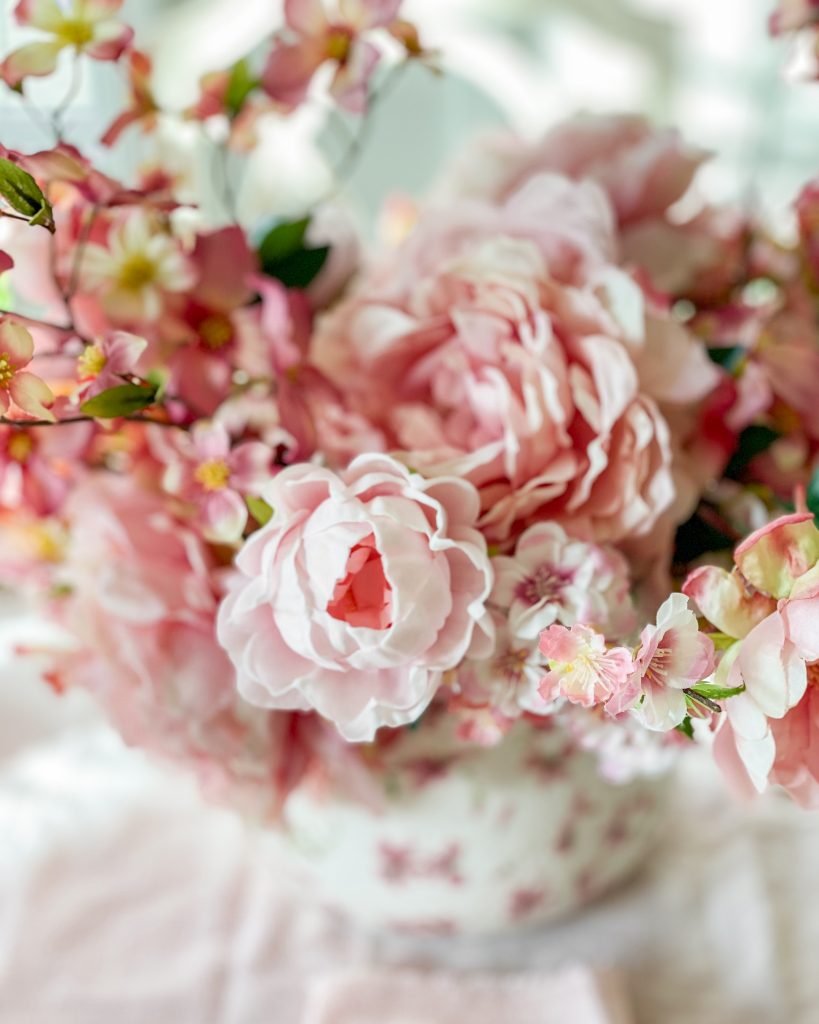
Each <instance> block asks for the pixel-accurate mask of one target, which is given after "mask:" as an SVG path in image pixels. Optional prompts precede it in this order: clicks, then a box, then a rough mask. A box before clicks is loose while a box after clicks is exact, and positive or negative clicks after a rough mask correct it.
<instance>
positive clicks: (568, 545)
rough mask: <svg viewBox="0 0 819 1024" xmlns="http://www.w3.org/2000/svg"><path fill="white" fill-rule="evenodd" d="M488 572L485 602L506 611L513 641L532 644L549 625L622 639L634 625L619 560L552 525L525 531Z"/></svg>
mask: <svg viewBox="0 0 819 1024" xmlns="http://www.w3.org/2000/svg"><path fill="white" fill-rule="evenodd" d="M492 567H493V569H494V570H495V586H494V588H493V590H492V595H491V597H490V602H491V603H492V604H493V605H496V606H498V607H500V608H503V609H508V617H509V630H510V632H511V633H512V635H513V636H517V637H521V638H524V639H527V640H534V639H536V638H537V636H538V635H539V633H540V632H541V631H542V630H543V629H545V628H546V627H547V626H550V625H551V624H552V623H553V622H559V623H560V624H561V625H563V626H573V625H574V624H575V623H581V624H582V625H587V626H594V627H595V628H596V629H599V630H600V631H601V632H603V633H605V634H606V635H609V636H622V635H625V634H627V633H630V632H631V630H632V629H633V628H634V625H635V624H636V616H635V613H634V609H633V607H632V604H631V598H630V596H629V572H628V565H627V564H626V561H625V559H624V558H623V557H622V555H620V554H619V553H618V552H617V551H615V550H614V549H613V548H603V547H599V546H597V545H593V544H586V543H584V542H582V541H577V540H572V539H571V538H569V537H568V536H567V534H566V532H565V530H563V528H562V527H560V526H559V525H558V524H557V523H536V524H535V525H534V526H530V527H529V529H528V530H526V531H525V532H524V533H523V534H522V535H521V537H520V538H519V539H518V542H517V544H516V545H515V551H514V554H513V555H511V556H502V555H501V556H497V557H496V558H493V559H492Z"/></svg>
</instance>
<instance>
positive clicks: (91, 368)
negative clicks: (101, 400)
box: [77, 345, 108, 378]
mask: <svg viewBox="0 0 819 1024" xmlns="http://www.w3.org/2000/svg"><path fill="white" fill-rule="evenodd" d="M107 362H108V359H107V357H106V355H105V353H104V352H103V351H102V349H101V348H100V347H99V345H89V346H88V348H86V349H85V351H84V352H83V353H82V355H81V356H80V357H79V358H78V359H77V369H78V371H79V374H80V377H82V378H86V377H99V375H100V374H101V373H102V371H103V370H104V369H105V364H106V363H107Z"/></svg>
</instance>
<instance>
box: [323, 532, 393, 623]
mask: <svg viewBox="0 0 819 1024" xmlns="http://www.w3.org/2000/svg"><path fill="white" fill-rule="evenodd" d="M327 612H328V614H329V615H331V616H332V617H333V618H334V619H338V620H339V621H340V622H346V623H347V624H348V625H349V626H364V627H366V628H367V629H389V628H390V626H391V625H392V587H391V586H390V584H389V582H388V581H387V577H386V575H385V574H384V566H383V565H382V562H381V555H380V554H379V552H378V549H377V548H376V546H375V537H374V536H373V534H369V535H368V536H367V537H365V538H364V539H363V540H362V541H361V542H360V543H358V544H356V545H355V547H353V548H352V550H351V551H350V555H349V557H348V559H347V566H346V572H345V576H344V578H343V579H340V580H339V581H338V583H336V586H335V589H334V591H333V597H332V599H331V600H330V603H329V604H328V605H327Z"/></svg>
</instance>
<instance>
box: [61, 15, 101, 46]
mask: <svg viewBox="0 0 819 1024" xmlns="http://www.w3.org/2000/svg"><path fill="white" fill-rule="evenodd" d="M56 35H57V38H58V39H59V40H60V42H62V43H64V44H65V45H66V46H75V47H76V48H77V49H78V50H81V49H82V48H83V47H84V46H87V45H88V44H89V43H90V42H92V41H93V39H94V26H93V25H92V24H91V22H90V21H86V20H85V19H84V18H64V19H63V21H62V23H61V24H60V27H59V29H58V30H57V33H56Z"/></svg>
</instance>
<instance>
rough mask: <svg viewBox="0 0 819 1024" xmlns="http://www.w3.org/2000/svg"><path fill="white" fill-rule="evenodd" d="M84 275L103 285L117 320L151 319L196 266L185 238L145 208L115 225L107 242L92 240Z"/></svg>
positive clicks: (92, 284) (87, 282)
mask: <svg viewBox="0 0 819 1024" xmlns="http://www.w3.org/2000/svg"><path fill="white" fill-rule="evenodd" d="M82 280H83V284H84V287H85V288H87V289H89V290H90V291H94V290H95V289H98V290H99V291H100V293H101V300H102V304H103V307H104V309H105V312H106V314H107V315H108V316H109V317H110V318H111V320H113V321H114V322H117V323H138V324H141V323H150V322H153V321H156V320H158V319H159V317H160V316H161V314H162V311H163V308H164V303H165V299H166V296H167V295H168V294H171V293H176V292H183V291H185V290H186V289H187V288H189V287H190V286H191V285H192V284H193V282H194V280H195V276H194V271H193V268H192V267H191V264H190V262H189V260H188V259H187V257H186V256H185V255H184V253H183V252H182V250H181V248H180V246H179V243H178V242H177V241H176V240H175V239H174V238H173V237H171V235H169V234H168V233H167V231H165V230H164V229H163V228H160V227H159V226H158V225H157V224H156V222H155V220H154V219H153V218H152V217H151V216H150V214H148V213H147V212H144V211H142V210H134V211H132V212H131V213H129V214H128V215H127V216H126V217H125V218H124V220H122V221H120V222H119V223H117V224H116V225H115V226H114V227H112V228H111V230H110V232H109V234H108V237H107V239H106V243H105V244H104V245H100V244H97V243H94V244H91V245H89V246H87V248H86V250H85V252H84V254H83V259H82Z"/></svg>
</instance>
